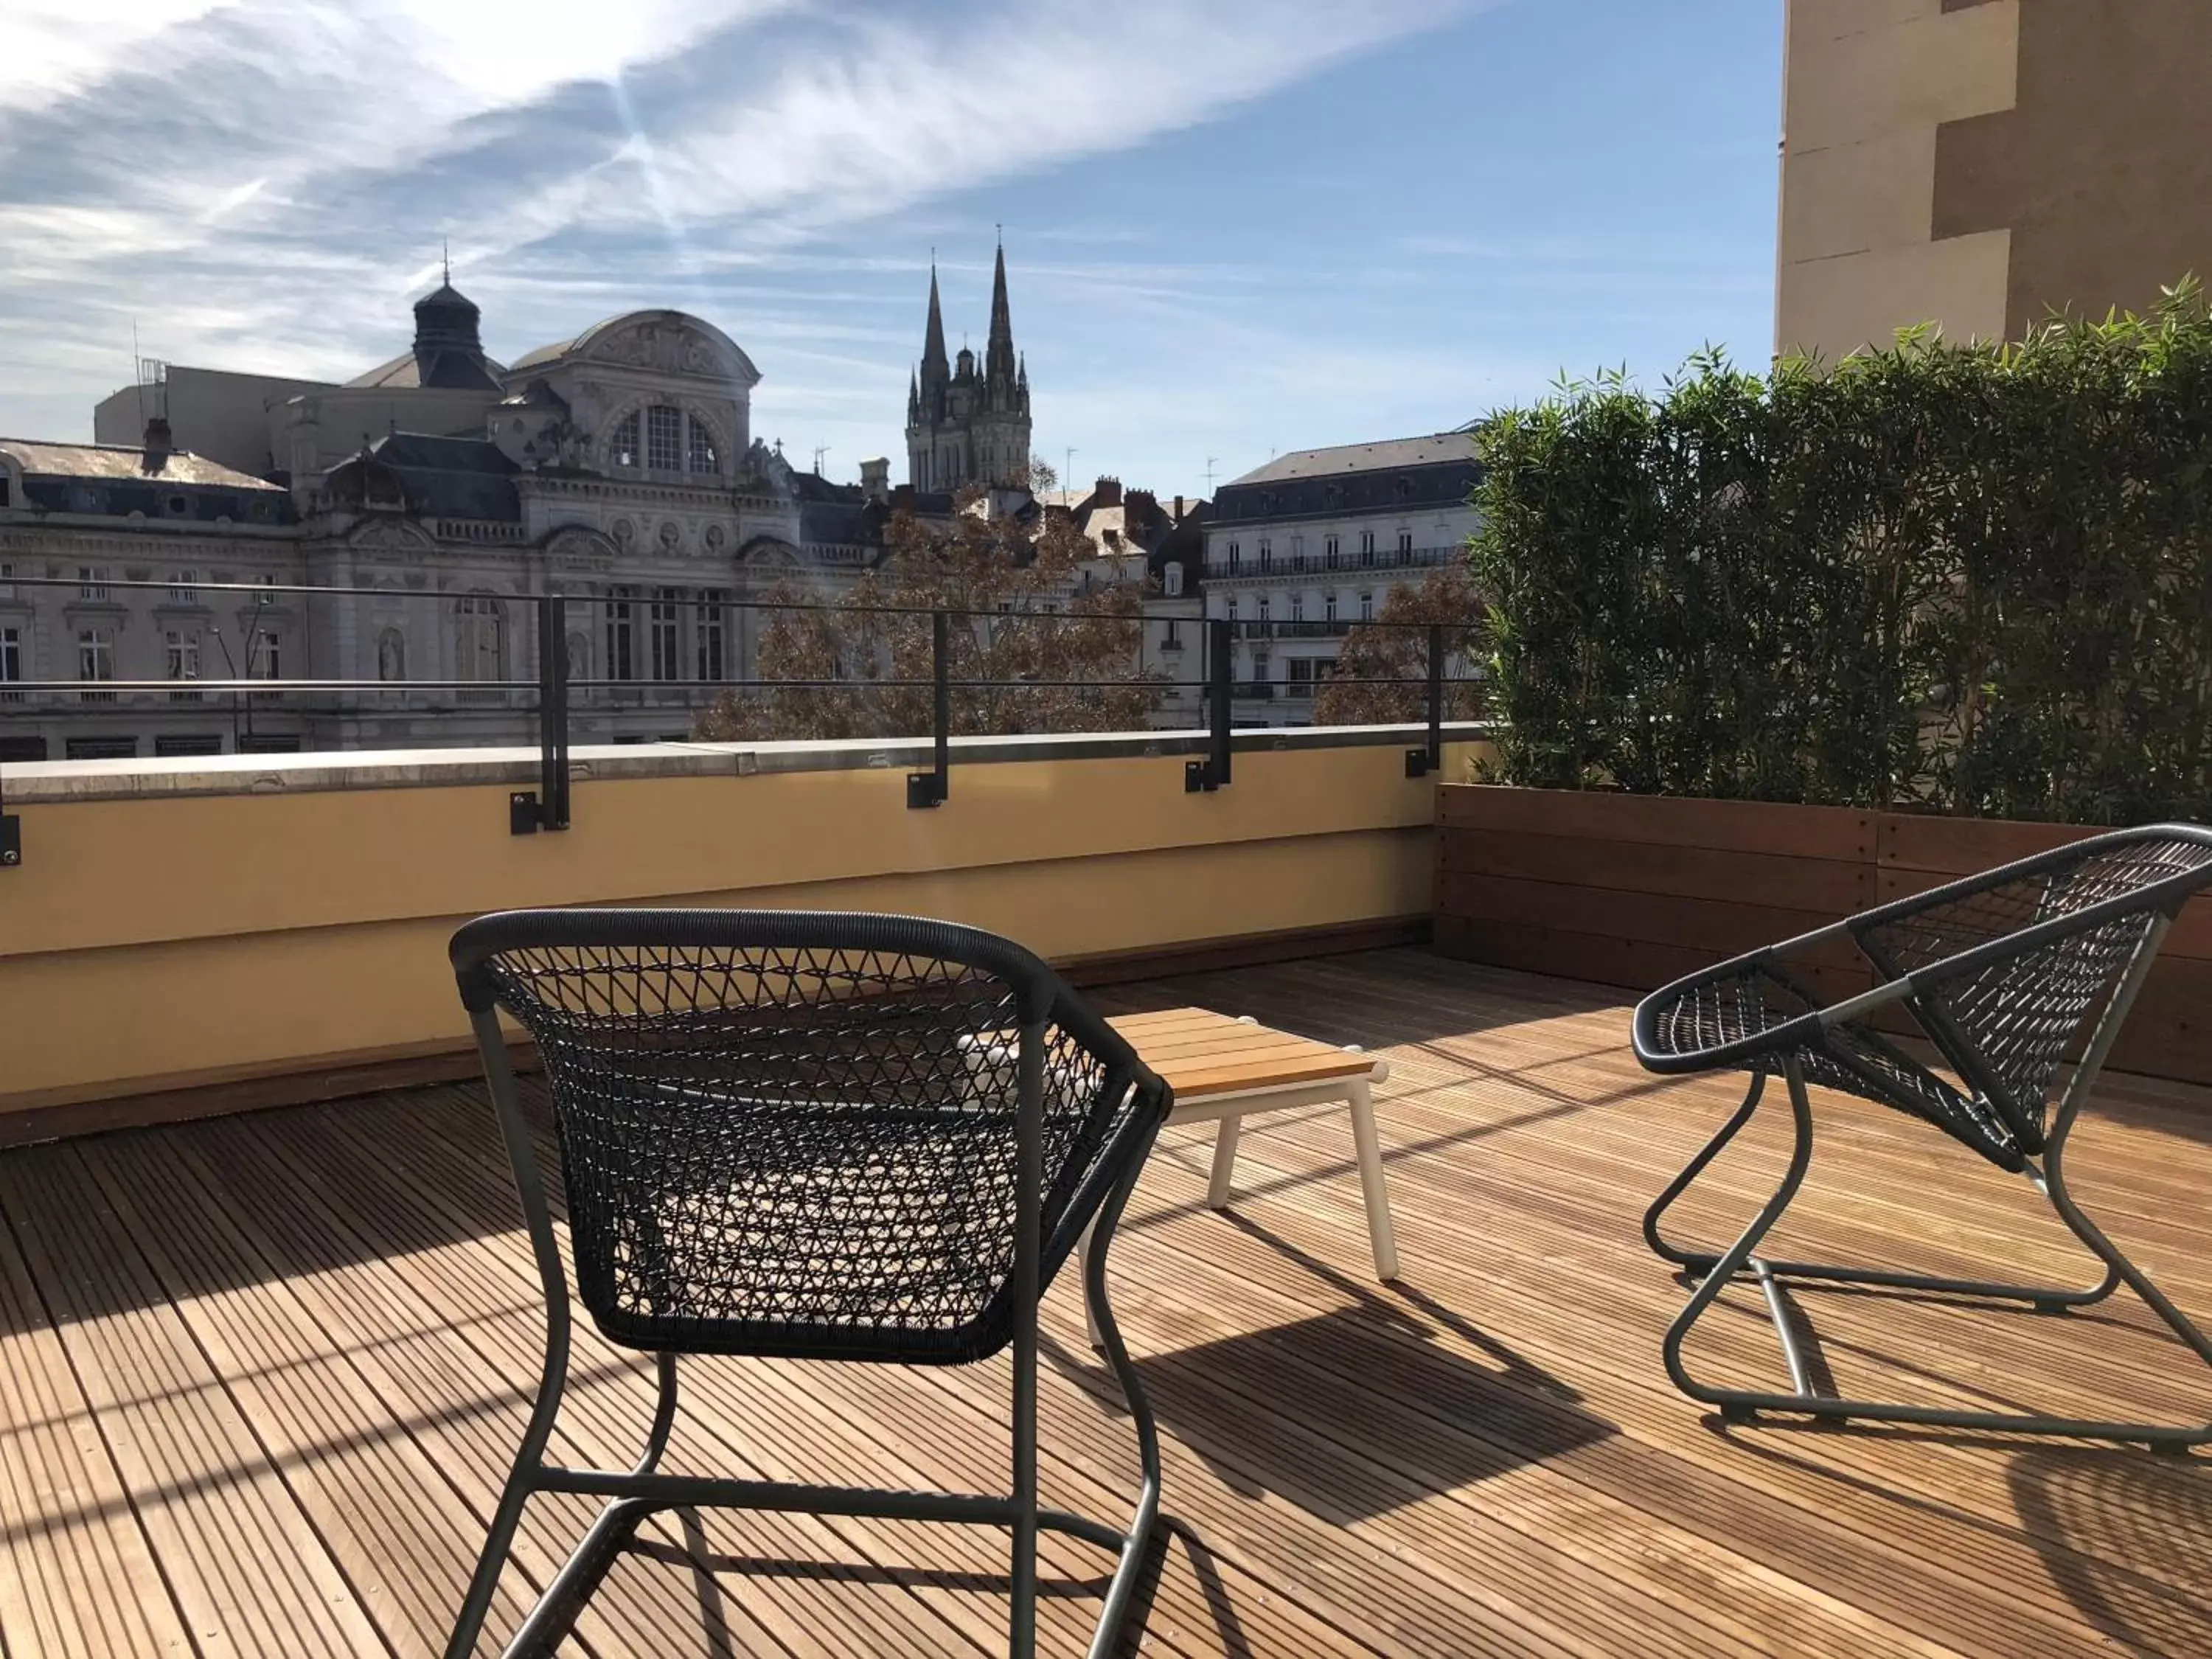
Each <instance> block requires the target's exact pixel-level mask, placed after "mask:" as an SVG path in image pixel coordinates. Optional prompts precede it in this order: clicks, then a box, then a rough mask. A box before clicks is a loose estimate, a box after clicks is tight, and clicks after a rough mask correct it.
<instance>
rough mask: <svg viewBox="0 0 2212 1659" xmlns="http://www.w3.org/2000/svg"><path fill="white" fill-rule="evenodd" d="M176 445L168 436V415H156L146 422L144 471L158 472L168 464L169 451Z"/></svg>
mask: <svg viewBox="0 0 2212 1659" xmlns="http://www.w3.org/2000/svg"><path fill="white" fill-rule="evenodd" d="M175 447H176V446H175V444H174V443H173V441H171V439H170V436H169V417H168V416H166V415H156V416H154V418H153V419H151V420H149V421H148V422H146V471H148V472H149V473H157V472H160V471H161V470H162V469H163V468H164V467H166V466H167V465H168V464H169V456H170V453H171V452H172V451H173V449H174V448H175Z"/></svg>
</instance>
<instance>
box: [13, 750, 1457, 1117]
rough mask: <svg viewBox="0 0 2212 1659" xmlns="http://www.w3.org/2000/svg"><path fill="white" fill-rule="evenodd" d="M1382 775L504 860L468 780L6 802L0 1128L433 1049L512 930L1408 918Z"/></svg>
mask: <svg viewBox="0 0 2212 1659" xmlns="http://www.w3.org/2000/svg"><path fill="white" fill-rule="evenodd" d="M1471 752H1472V750H1471V749H1470V748H1469V747H1468V746H1465V745H1456V744H1455V745H1453V746H1452V747H1451V748H1450V749H1449V750H1448V752H1447V756H1446V762H1445V767H1444V770H1443V775H1444V776H1445V777H1448V778H1449V777H1457V776H1461V775H1464V772H1465V766H1466V761H1467V757H1468V755H1469V754H1470V753H1471ZM1403 754H1404V751H1403V747H1402V745H1390V744H1370V745H1367V746H1359V747H1345V748H1313V749H1291V750H1264V751H1254V752H1249V753H1248V752H1240V753H1239V754H1238V755H1237V758H1236V774H1235V782H1234V783H1233V784H1232V785H1231V787H1228V788H1226V789H1223V790H1220V791H1218V792H1216V793H1210V794H1186V793H1183V788H1182V770H1183V757H1181V756H1177V755H1154V756H1123V757H1113V758H1104V757H1101V758H1076V759H1066V758H1055V759H1042V760H1008V761H1001V762H994V763H990V764H978V765H969V766H961V767H957V768H956V769H955V770H954V773H953V781H952V791H951V800H949V801H948V802H947V803H946V804H945V805H943V806H941V807H939V808H937V809H935V810H933V811H908V809H907V807H906V805H905V793H906V777H905V773H904V771H903V770H902V769H884V768H871V769H840V770H820V771H784V772H760V773H755V774H753V775H749V776H740V775H735V773H734V770H733V771H732V773H729V774H725V775H714V776H700V775H677V776H650V775H648V776H629V777H622V778H618V779H602V780H599V781H579V782H578V783H577V784H576V785H575V787H574V828H573V829H569V830H568V831H566V832H564V833H561V834H543V835H536V836H509V835H508V834H507V789H506V787H504V786H501V785H495V784H484V783H476V784H467V785H459V786H450V787H441V786H435V785H428V786H419V785H418V786H416V787H349V788H340V789H319V790H316V791H313V792H307V793H275V794H269V793H246V792H243V791H241V792H239V793H167V794H152V795H141V796H137V797H133V798H128V799H81V800H41V799H37V798H35V795H34V796H33V798H31V799H23V800H21V804H20V805H18V804H17V802H16V799H15V797H13V796H11V799H10V810H11V811H20V814H21V819H22V833H23V840H24V848H25V859H24V864H23V866H22V867H21V868H20V869H15V870H11V871H9V872H5V873H4V874H0V1115H5V1114H7V1113H10V1112H21V1111H26V1110H30V1109H38V1108H45V1107H52V1106H58V1105H62V1104H66V1103H75V1102H83V1101H97V1100H102V1099H109V1098H113V1097H118V1096H125V1095H131V1094H137V1093H140V1092H144V1091H155V1090H162V1089H174V1088H179V1087H188V1086H192V1085H201V1084H207V1083H212V1082H217V1081H222V1080H227V1079H236V1078H248V1077H264V1076H269V1075H272V1074H278V1073H283V1072H285V1071H286V1070H287V1069H288V1068H291V1069H298V1068H304V1067H309V1066H316V1067H326V1066H332V1065H335V1064H339V1063H343V1062H344V1061H346V1060H362V1059H373V1058H378V1057H385V1056H390V1055H394V1054H410V1053H416V1054H419V1053H424V1052H431V1051H435V1050H437V1049H441V1048H450V1047H453V1046H455V1045H458V1044H460V1043H462V1042H465V1038H466V1024H465V1020H464V1019H463V1018H462V1014H461V1009H460V1006H459V1002H458V1000H456V998H455V996H454V993H453V978H452V975H451V972H450V971H449V969H447V963H446V955H445V947H446V940H447V937H448V936H449V935H450V934H451V933H452V932H453V928H454V927H456V926H458V925H459V923H460V922H461V921H464V920H465V919H466V918H468V917H470V916H472V915H478V914H480V913H482V912H483V911H487V910H497V909H505V908H513V907H517V906H525V905H556V904H659V903H668V904H714V905H755V906H774V907H778V908H802V907H818V908H840V909H880V910H901V911H909V912H915V913H919V914H921V915H935V916H943V917H946V918H950V919H952V920H956V921H965V922H969V923H973V924H975V925H977V926H980V927H988V928H992V929H994V930H996V931H998V932H1000V933H1007V934H1009V935H1011V936H1012V937H1013V938H1016V939H1020V940H1022V941H1023V942H1024V944H1027V945H1030V947H1031V948H1032V949H1034V950H1036V951H1039V952H1040V953H1042V954H1043V955H1045V956H1048V957H1054V958H1068V957H1087V956H1094V955H1100V954H1104V953H1109V952H1115V951H1144V950H1156V949H1163V948H1166V947H1170V946H1173V945H1179V944H1184V943H1194V942H1197V941H1201V940H1207V939H1222V938H1226V937H1232V936H1239V935H1247V934H1256V933H1276V932H1281V931H1284V930H1291V929H1303V928H1320V927H1340V926H1343V925H1346V924H1351V923H1358V922H1363V921H1381V920H1384V919H1388V918H1394V917H1402V916H1409V915H1419V914H1420V913H1422V912H1424V911H1425V910H1426V909H1427V908H1428V907H1429V903H1430V897H1431V879H1432V875H1431V866H1432V860H1433V851H1432V842H1433V831H1432V829H1431V823H1432V821H1433V817H1434V811H1435V805H1434V787H1435V786H1434V781H1433V780H1430V779H1421V780H1412V779H1408V778H1407V777H1406V775H1405V763H1404V757H1403ZM367 758H368V757H364V759H365V760H366V759H367ZM363 775H364V776H365V777H367V776H371V775H373V774H372V773H370V772H368V771H367V770H365V771H364V774H363Z"/></svg>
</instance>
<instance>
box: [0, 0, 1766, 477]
mask: <svg viewBox="0 0 2212 1659" xmlns="http://www.w3.org/2000/svg"><path fill="white" fill-rule="evenodd" d="M6 4H7V9H8V11H9V28H10V32H11V35H12V37H13V38H12V39H11V40H10V42H9V50H8V51H7V52H5V53H0V246H4V247H5V248H6V249H7V252H8V258H6V260H5V261H4V262H0V432H4V433H7V434H9V435H16V436H42V437H56V438H67V437H82V436H88V435H89V433H90V428H91V408H92V404H93V403H94V401H95V400H96V399H97V398H100V396H102V395H104V394H105V393H106V392H110V391H112V390H114V389H115V388H116V387H117V386H121V385H123V384H125V382H126V381H127V380H128V378H129V374H130V363H131V328H132V325H133V323H134V321H135V323H136V325H137V329H138V333H139V339H140V344H141V349H142V350H143V352H144V353H145V354H146V355H148V356H161V357H166V358H167V359H169V360H171V361H173V362H191V363H199V364H204V365H209V366H213V367H225V368H251V369H256V370H260V371H264V372H269V373H284V374H299V375H302V376H307V377H329V378H333V379H343V378H346V377H348V376H349V375H351V374H356V373H358V372H360V371H361V370H362V369H364V368H368V367H369V366H371V365H372V364H374V363H376V362H380V361H382V360H384V359H386V358H387V357H389V356H392V355H393V354H394V353H395V352H397V351H398V350H401V349H404V346H405V343H406V338H407V335H408V332H409V329H410V319H409V316H408V309H407V307H408V305H409V303H410V301H411V300H412V299H413V298H414V297H415V296H416V295H418V294H419V293H421V292H422V291H423V289H426V288H427V287H428V286H429V285H431V284H433V283H435V280H436V266H437V250H438V242H439V239H440V237H441V235H449V236H450V237H451V238H452V241H453V261H454V280H455V282H456V283H457V285H459V287H461V288H462V289H464V290H465V291H466V292H467V293H468V294H469V295H471V297H472V298H474V299H475V300H476V301H477V302H478V303H479V304H480V305H481V306H482V307H483V311H484V328H485V337H486V344H487V346H488V347H489V349H490V350H491V352H492V354H493V355H494V356H497V357H501V358H508V357H513V356H519V355H520V353H521V352H522V351H524V350H526V349H529V348H530V347H532V346H534V345H538V344H540V343H544V342H546V341H549V340H552V339H556V338H561V337H566V336H568V335H569V334H573V333H574V332H575V331H577V330H579V329H580V328H581V327H582V326H583V325H585V324H586V323H588V322H590V321H592V320H593V319H597V318H599V317H601V316H604V315H606V314H608V313H613V312H617V311H621V310H624V309H628V308H631V307H638V306H645V305H671V306H677V307H683V308H684V309H687V310H692V311H696V312H698V313H701V314H702V315H704V316H706V317H708V318H709V319H712V320H713V321H714V322H715V323H717V324H719V325H720V326H722V327H723V328H725V329H726V330H727V331H729V332H730V333H731V334H732V335H733V336H734V337H736V338H737V339H738V342H739V343H741V344H742V345H744V347H745V349H747V351H748V352H749V353H750V355H751V356H752V357H753V359H754V361H755V362H756V363H757V364H758V366H759V367H760V368H761V369H762V371H763V374H764V376H765V379H764V380H763V383H762V385H761V386H760V387H759V388H758V390H757V392H755V394H754V410H755V416H754V428H755V431H756V432H757V434H758V435H762V436H763V437H767V438H771V439H774V438H778V437H780V438H781V439H782V441H783V442H784V444H785V447H786V449H787V453H790V454H792V455H793V456H794V457H796V458H798V459H800V460H801V461H802V462H804V461H805V460H807V459H811V455H812V453H813V451H814V449H815V448H816V447H817V446H822V447H824V448H825V449H826V452H827V454H826V459H825V461H824V464H823V470H824V471H825V472H827V473H828V474H829V476H831V477H843V478H850V477H854V475H855V472H856V470H857V467H858V464H859V462H860V459H861V458H862V457H863V456H866V455H872V454H884V453H888V454H890V455H891V456H892V457H893V458H894V460H895V463H896V464H895V465H894V469H893V476H894V477H903V476H904V462H903V454H904V451H903V440H902V434H901V430H900V428H901V426H902V422H903V419H904V412H905V390H906V381H907V374H908V369H909V368H910V367H911V365H912V362H913V360H914V358H915V356H916V355H917V354H918V352H919V350H920V348H921V324H922V308H923V300H924V295H925V293H926V289H927V270H928V262H929V258H930V250H931V248H932V247H933V246H934V247H935V248H936V249H937V251H938V259H939V270H940V274H941V276H942V280H943V283H944V289H945V305H946V319H945V320H946V324H947V326H948V328H949V330H950V331H951V333H952V334H953V335H954V336H955V337H956V339H955V346H956V349H957V336H958V335H959V334H960V333H962V332H963V331H968V332H969V333H971V334H972V335H973V337H974V341H975V346H976V348H977V349H979V350H980V349H981V344H982V333H983V329H984V326H985V323H986V321H987V297H988V284H989V275H990V257H991V248H992V241H993V236H994V226H995V225H999V224H1003V225H1004V226H1005V228H1006V246H1007V256H1008V262H1009V266H1010V270H1011V282H1012V302H1013V313H1014V331H1015V340H1016V343H1017V344H1018V345H1019V346H1020V347H1021V348H1022V349H1024V351H1025V352H1026V353H1027V355H1028V357H1029V364H1030V379H1031V381H1032V383H1033V386H1034V389H1035V416H1036V448H1037V450H1038V452H1039V453H1040V454H1041V455H1042V457H1043V458H1044V459H1047V460H1049V461H1051V462H1052V463H1053V464H1054V465H1056V466H1057V465H1061V464H1062V461H1063V459H1064V457H1065V454H1066V451H1067V449H1068V448H1070V447H1073V450H1074V451H1075V456H1074V461H1073V471H1074V475H1075V476H1076V477H1080V478H1087V477H1091V476H1092V475H1094V474H1096V473H1098V472H1102V471H1110V472H1114V473H1117V474H1118V475H1119V476H1121V477H1122V478H1123V479H1124V480H1125V481H1126V482H1127V483H1133V484H1148V485H1150V486H1152V488H1155V489H1158V490H1159V491H1160V492H1161V493H1162V494H1164V495H1173V494H1176V493H1181V494H1184V495H1197V494H1200V493H1201V492H1203V490H1204V489H1205V488H1206V467H1207V462H1208V459H1209V458H1212V465H1213V474H1214V477H1215V479H1216V480H1217V481H1219V480H1225V479H1227V478H1231V477H1235V476H1237V474H1238V473H1240V472H1242V471H1245V470H1247V469H1249V468H1250V467H1252V466H1255V465H1259V464H1261V462H1263V461H1265V460H1266V459H1267V457H1268V455H1269V454H1270V453H1273V452H1274V451H1276V450H1279V449H1288V448H1299V447H1308V446H1311V445H1316V444H1324V443H1335V442H1349V441H1358V440H1361V439H1366V438H1375V437H1387V436H1395V435H1401V434H1405V433H1410V432H1417V431H1425V430H1434V429H1437V428H1441V427H1444V426H1450V425H1455V424H1457V423H1458V422H1462V421H1464V420H1467V419H1469V418H1471V417H1473V416H1476V415H1478V414H1480V413H1482V412H1483V411H1484V410H1488V409H1491V408H1493V407H1495V406H1497V405H1498V404H1504V403H1510V402H1515V401H1521V400H1525V399H1528V398H1533V397H1536V396H1539V395H1541V393H1542V392H1543V391H1544V389H1545V387H1546V386H1547V385H1548V384H1549V383H1550V382H1551V380H1553V378H1554V377H1555V376H1556V375H1557V374H1559V372H1560V371H1561V370H1562V369H1563V368H1565V369H1570V370H1573V371H1577V372H1586V371H1588V370H1589V369H1592V368H1596V367H1598V366H1600V365H1617V364H1621V363H1626V365H1628V367H1629V368H1631V369H1632V371H1633V372H1635V373H1637V374H1638V375H1639V376H1640V377H1642V378H1644V380H1647V381H1656V380H1657V379H1658V378H1660V376H1662V374H1665V373H1666V372H1667V371H1668V369H1670V368H1673V367H1674V365H1675V364H1676V363H1678V362H1680V359H1681V358H1682V357H1683V356H1685V355H1686V354H1687V353H1688V352H1690V351H1691V350H1692V349H1696V348H1697V347H1699V345H1701V344H1703V343H1706V342H1708V341H1711V342H1717V343H1723V344H1724V345H1726V346H1728V347H1729V348H1730V349H1732V350H1733V351H1734V352H1735V354H1736V356H1738V357H1739V359H1741V360H1742V361H1745V362H1753V363H1757V362H1762V361H1764V359H1765V356H1766V353H1767V350H1768V347H1769V343H1770V336H1771V327H1772V275H1773V234H1774V205H1775V148H1776V142H1777V138H1778V131H1779V109H1778V101H1779V87H1780V52H1781V40H1780V29H1781V8H1780V6H1779V5H1778V4H1776V3H1774V0H1666V3H1656V0H1489V3H1484V0H1357V3H1345V0H1204V3H1197V0H1116V3H1115V4H1114V5H1112V6H1110V7H1102V6H1098V5H1097V4H1095V3H1089V0H619V3H615V4H609V3H607V0H347V3H346V4H344V5H343V6H331V5H328V4H323V3H313V0H6Z"/></svg>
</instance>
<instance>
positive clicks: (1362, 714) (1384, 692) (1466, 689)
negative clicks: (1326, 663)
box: [1313, 560, 1487, 726]
mask: <svg viewBox="0 0 2212 1659" xmlns="http://www.w3.org/2000/svg"><path fill="white" fill-rule="evenodd" d="M1483 614H1484V613H1483V605H1482V600H1481V597H1480V594H1479V593H1478V592H1476V590H1475V586H1474V575H1473V574H1472V573H1471V572H1470V571H1469V570H1468V567H1467V565H1466V564H1465V563H1464V562H1462V561H1458V560H1455V561H1454V562H1451V563H1449V564H1447V565H1443V566H1440V567H1439V568H1437V569H1435V570H1432V571H1431V572H1430V573H1429V574H1428V575H1426V576H1425V577H1424V578H1423V579H1422V580H1419V581H1418V582H1409V583H1406V584H1403V585H1401V586H1398V587H1395V588H1394V589H1392V590H1391V592H1390V597H1389V599H1385V600H1384V601H1383V609H1382V611H1381V612H1380V613H1379V614H1378V615H1377V616H1376V618H1375V622H1374V623H1373V624H1368V623H1354V624H1353V625H1352V629H1351V631H1350V632H1348V633H1347V634H1346V635H1345V639H1344V648H1343V649H1342V650H1341V651H1340V652H1339V653H1337V657H1336V662H1335V664H1334V668H1333V671H1331V672H1330V673H1329V675H1328V677H1327V678H1324V679H1323V680H1322V683H1321V686H1320V689H1319V690H1317V691H1316V694H1315V696H1314V716H1313V717H1314V724H1315V725H1316V726H1384V725H1389V724H1390V723H1392V722H1394V721H1403V720H1426V719H1427V718H1428V710H1429V703H1428V689H1427V686H1426V684H1425V682H1426V680H1427V678H1428V672H1429V634H1428V628H1429V625H1431V624H1434V625H1437V626H1440V627H1442V628H1443V630H1444V632H1443V647H1444V676H1445V683H1444V718H1445V719H1446V720H1473V719H1474V718H1475V717H1476V716H1477V715H1478V714H1480V713H1481V711H1482V688H1481V686H1480V684H1475V683H1474V680H1473V676H1472V671H1473V670H1474V669H1475V668H1476V667H1478V666H1480V665H1481V664H1482V662H1483V661H1484V659H1485V658H1486V655H1487V650H1486V646H1485V645H1484V642H1483V641H1484V628H1483ZM1382 682H1401V683H1399V684H1383V683H1382Z"/></svg>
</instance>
